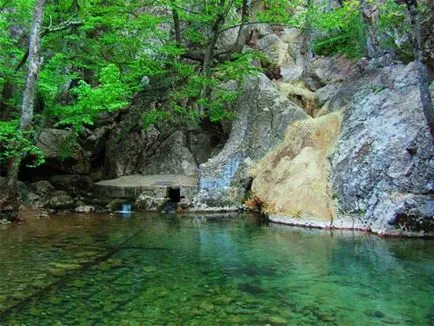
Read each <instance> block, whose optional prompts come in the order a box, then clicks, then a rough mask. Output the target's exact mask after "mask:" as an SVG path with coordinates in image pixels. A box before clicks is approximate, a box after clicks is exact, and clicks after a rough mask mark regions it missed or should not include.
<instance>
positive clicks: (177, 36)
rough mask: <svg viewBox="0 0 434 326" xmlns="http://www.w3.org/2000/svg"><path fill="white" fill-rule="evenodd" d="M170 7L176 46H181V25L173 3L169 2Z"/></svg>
mask: <svg viewBox="0 0 434 326" xmlns="http://www.w3.org/2000/svg"><path fill="white" fill-rule="evenodd" d="M171 5H172V18H173V27H174V29H175V41H176V44H177V45H178V46H181V45H182V37H181V23H180V21H179V14H178V9H177V8H176V7H175V2H174V1H173V0H172V1H171Z"/></svg>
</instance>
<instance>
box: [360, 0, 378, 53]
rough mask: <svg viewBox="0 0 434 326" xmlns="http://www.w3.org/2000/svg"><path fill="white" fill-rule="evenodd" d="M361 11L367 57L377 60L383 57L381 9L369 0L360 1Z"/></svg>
mask: <svg viewBox="0 0 434 326" xmlns="http://www.w3.org/2000/svg"><path fill="white" fill-rule="evenodd" d="M360 10H361V14H362V18H363V22H364V23H365V26H366V27H365V36H366V53H365V54H366V56H367V57H368V58H370V59H377V58H378V57H379V56H380V55H381V48H380V45H379V42H378V27H377V23H378V19H379V15H380V13H379V8H378V5H377V4H375V3H371V2H369V1H367V0H361V1H360Z"/></svg>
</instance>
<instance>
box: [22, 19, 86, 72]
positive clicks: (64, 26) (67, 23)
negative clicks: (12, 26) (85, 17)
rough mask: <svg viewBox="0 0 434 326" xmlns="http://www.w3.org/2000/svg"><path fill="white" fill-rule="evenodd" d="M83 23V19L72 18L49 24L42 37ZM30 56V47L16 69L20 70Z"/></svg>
mask: <svg viewBox="0 0 434 326" xmlns="http://www.w3.org/2000/svg"><path fill="white" fill-rule="evenodd" d="M81 25H83V21H82V20H73V19H72V18H71V19H69V20H67V21H65V22H63V23H61V24H59V25H57V26H54V27H52V26H48V27H47V28H45V29H44V31H43V32H42V33H41V38H42V37H44V36H46V35H48V34H50V33H55V32H60V31H64V30H66V29H68V28H70V27H73V26H81ZM28 57H29V49H27V50H26V52H25V53H24V55H23V57H22V58H21V60H20V62H19V63H18V65H17V67H16V68H15V71H18V70H20V69H21V67H22V66H24V64H25V63H26V62H27V58H28Z"/></svg>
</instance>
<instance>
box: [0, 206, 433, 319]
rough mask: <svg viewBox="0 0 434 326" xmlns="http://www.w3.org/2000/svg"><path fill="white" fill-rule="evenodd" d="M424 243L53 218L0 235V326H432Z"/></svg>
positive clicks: (140, 220)
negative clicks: (235, 325) (176, 325)
mask: <svg viewBox="0 0 434 326" xmlns="http://www.w3.org/2000/svg"><path fill="white" fill-rule="evenodd" d="M433 244H434V242H433V241H429V240H414V239H382V238H379V237H376V236H370V235H367V234H364V233H354V232H330V231H321V230H306V229H298V228H290V227H285V226H279V225H261V224H260V223H258V220H257V218H256V216H251V215H246V216H235V217H234V216H232V217H228V216H219V217H203V216H202V217H200V216H197V217H182V218H180V217H177V216H176V215H171V216H167V215H166V216H158V215H149V214H146V215H143V214H133V215H132V217H131V218H128V219H125V218H122V217H121V216H109V215H98V216H58V217H55V218H53V219H51V220H49V221H42V222H41V221H39V222H37V223H34V224H27V225H21V226H11V227H9V228H8V229H6V230H1V231H0V324H2V325H3V324H29V325H30V324H31V325H55V324H56V323H57V324H63V325H77V324H93V323H95V324H104V325H106V324H108V325H119V324H123V323H125V324H171V323H173V324H193V325H195V324H197V325H204V324H275V325H277V324H290V325H297V324H300V325H306V324H314V325H321V324H327V325H356V324H357V325H383V324H396V325H411V324H414V325H431V324H434V304H433V303H432V297H433V294H434V264H433V260H434V246H433Z"/></svg>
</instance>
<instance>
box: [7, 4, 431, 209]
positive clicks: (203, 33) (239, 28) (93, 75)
mask: <svg viewBox="0 0 434 326" xmlns="http://www.w3.org/2000/svg"><path fill="white" fill-rule="evenodd" d="M403 4H405V5H406V7H405V6H403ZM417 5H418V4H417V2H416V1H393V0H383V1H378V2H373V1H368V0H364V1H356V0H348V1H333V0H328V1H309V0H307V1H305V0H291V1H288V0H263V1H249V0H234V1H232V0H212V1H207V2H203V1H196V0H189V1H180V0H147V1H120V0H113V1H100V0H98V1H88V0H69V1H62V2H61V3H59V2H55V1H32V0H17V1H13V2H12V1H9V0H0V27H1V29H0V46H1V48H2V56H1V57H0V90H1V95H0V175H6V172H8V175H9V183H8V184H9V188H10V194H9V195H8V196H6V199H5V200H1V199H0V208H1V207H4V206H6V205H9V204H10V203H11V202H14V201H13V200H11V198H16V191H17V190H16V179H17V174H18V168H19V165H20V162H21V161H22V159H23V158H24V157H26V156H29V155H30V157H31V159H30V160H27V162H30V163H29V164H33V165H37V164H39V163H40V162H42V161H43V157H42V155H41V151H40V150H39V149H38V148H37V147H36V146H35V145H34V143H35V140H36V139H37V138H38V134H39V133H40V131H41V130H42V129H43V128H46V127H62V128H71V129H73V130H74V131H75V132H77V133H80V132H82V130H83V127H84V126H91V125H93V124H94V123H95V122H96V119H97V118H98V117H99V116H100V115H101V113H105V112H114V111H117V110H119V109H122V108H125V107H127V106H128V104H129V103H131V100H132V99H133V97H134V95H135V94H137V93H146V92H147V91H148V90H149V85H152V86H153V87H154V89H157V90H158V91H159V92H161V94H162V97H161V105H160V106H159V107H158V108H153V109H147V108H144V109H143V112H142V120H143V127H144V128H149V127H150V126H151V125H153V124H155V123H158V122H160V121H170V122H171V123H174V124H177V125H191V124H198V123H203V122H208V123H211V124H215V125H219V124H220V123H221V122H222V121H226V120H230V119H232V118H233V112H232V111H231V103H233V102H234V100H235V99H236V98H237V96H238V92H237V84H238V83H239V82H241V81H242V80H243V79H244V77H245V76H246V75H249V74H251V73H253V72H255V71H258V70H264V71H265V72H267V73H268V74H270V75H273V74H274V72H273V69H274V68H275V67H273V64H272V63H271V62H270V61H269V59H267V58H266V56H264V55H263V54H262V53H260V51H255V45H256V42H257V35H258V33H260V29H261V26H270V25H271V26H272V28H274V29H276V30H279V29H283V28H286V27H295V28H298V29H300V30H302V31H303V33H304V35H305V38H304V39H305V44H304V45H303V46H304V55H305V56H306V58H309V57H312V56H314V55H333V54H343V55H346V56H348V57H353V58H360V57H362V56H365V57H367V58H369V59H374V61H378V64H381V62H382V61H381V58H383V57H384V54H385V53H386V54H387V56H390V57H391V58H397V59H401V60H413V59H414V58H415V59H417V62H418V64H419V71H420V84H421V92H422V94H423V96H422V98H423V100H424V101H423V104H424V111H425V116H426V117H427V120H428V121H429V123H430V126H431V128H432V121H433V113H432V103H431V100H430V98H429V92H427V87H428V84H427V78H426V72H425V68H424V65H423V63H422V61H423V52H422V50H423V42H424V40H423V39H422V38H421V35H422V33H421V25H420V17H419V11H420V10H421V9H420V8H422V10H424V9H425V7H427V8H428V9H430V6H432V2H431V1H428V2H427V3H425V2H423V3H422V6H420V5H419V6H417ZM32 21H33V23H32ZM29 39H30V41H29ZM412 40H414V42H413V41H412ZM40 44H41V48H39V45H40ZM412 44H414V45H415V46H413V45H412ZM413 50H414V51H413ZM26 76H27V78H26ZM26 80H27V82H26Z"/></svg>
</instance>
